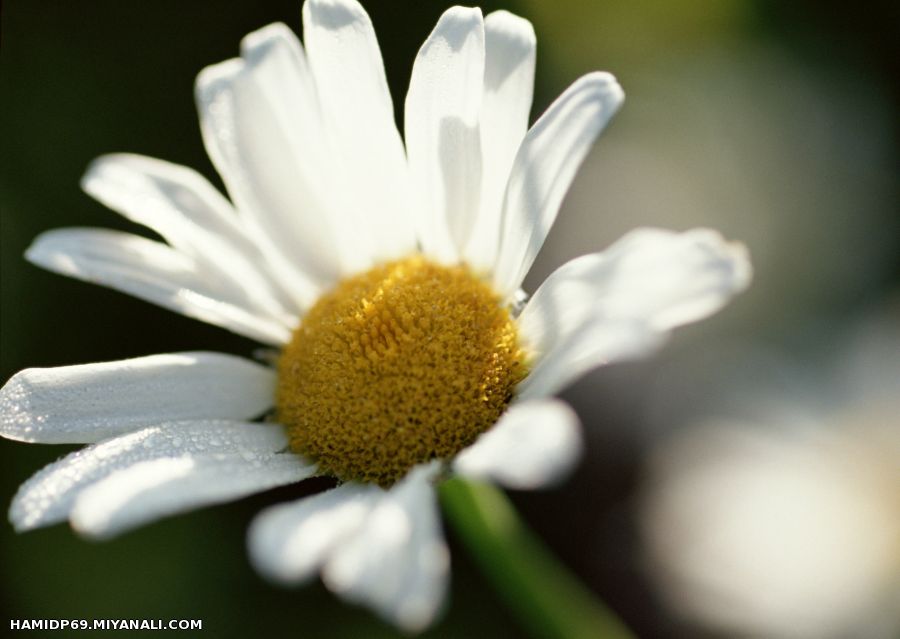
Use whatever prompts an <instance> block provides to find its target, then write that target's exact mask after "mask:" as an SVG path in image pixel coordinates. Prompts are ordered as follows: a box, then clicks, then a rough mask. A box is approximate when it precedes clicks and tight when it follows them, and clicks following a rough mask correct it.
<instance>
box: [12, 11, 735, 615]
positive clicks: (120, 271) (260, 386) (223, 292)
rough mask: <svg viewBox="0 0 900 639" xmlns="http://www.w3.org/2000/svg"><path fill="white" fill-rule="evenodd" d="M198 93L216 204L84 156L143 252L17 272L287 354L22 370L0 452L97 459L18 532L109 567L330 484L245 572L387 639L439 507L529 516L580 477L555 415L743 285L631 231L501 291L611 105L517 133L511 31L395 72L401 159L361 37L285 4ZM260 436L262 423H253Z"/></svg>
mask: <svg viewBox="0 0 900 639" xmlns="http://www.w3.org/2000/svg"><path fill="white" fill-rule="evenodd" d="M303 26H304V38H303V40H304V43H303V44H302V45H301V43H300V42H299V41H298V39H297V38H296V36H294V34H293V33H292V32H291V31H290V29H288V28H287V27H285V26H284V25H280V24H276V25H271V26H269V27H265V28H263V29H261V30H259V31H256V32H254V33H252V34H250V35H249V36H247V37H246V38H245V39H244V41H243V42H242V44H241V57H240V58H239V59H234V60H229V61H227V62H224V63H222V64H218V65H215V66H212V67H209V68H207V69H205V70H204V71H202V72H201V73H200V75H199V77H198V80H197V91H196V93H197V101H198V105H199V109H200V120H201V129H202V133H203V139H204V142H205V144H206V148H207V150H208V152H209V155H210V157H211V158H212V160H213V162H214V164H215V166H216V168H217V170H218V171H219V173H220V175H221V176H222V179H223V181H224V183H225V185H226V187H227V190H228V195H229V200H226V199H225V198H223V197H222V196H221V195H220V194H219V193H218V192H217V191H216V190H215V189H214V188H213V187H211V186H210V184H209V183H208V182H207V181H206V180H205V179H204V178H202V177H201V176H199V175H198V174H196V173H195V172H193V171H191V170H190V169H186V168H184V167H179V166H174V165H171V164H168V163H165V162H162V161H159V160H154V159H150V158H145V157H138V156H133V155H114V156H106V157H103V158H100V159H99V160H97V161H95V162H94V163H93V164H92V165H91V166H90V168H89V169H88V171H87V174H86V175H85V177H84V181H83V186H84V188H85V190H86V191H87V192H88V193H89V194H90V195H92V196H94V197H95V198H97V199H98V200H100V201H101V202H103V203H104V204H106V205H107V206H109V207H110V208H112V209H114V210H116V211H118V212H119V213H121V214H123V215H124V216H126V217H127V218H128V219H130V220H132V221H135V222H138V223H140V224H143V225H146V226H148V227H150V228H151V229H153V230H154V231H156V232H157V233H159V235H161V236H162V238H163V239H164V240H165V243H161V242H156V241H151V240H148V239H144V238H141V237H138V236H135V235H130V234H126V233H119V232H113V231H104V230H93V229H65V230H56V231H51V232H48V233H45V234H44V235H42V236H40V237H39V238H38V239H37V240H36V241H35V243H34V244H33V246H32V247H31V248H30V249H29V250H28V253H27V257H28V259H30V260H31V261H32V262H34V263H36V264H38V265H40V266H43V267H45V268H48V269H51V270H54V271H58V272H61V273H64V274H66V275H70V276H73V277H78V278H81V279H84V280H87V281H92V282H96V283H100V284H103V285H106V286H110V287H112V288H116V289H119V290H122V291H124V292H127V293H130V294H132V295H135V296H137V297H141V298H143V299H145V300H148V301H151V302H153V303H156V304H160V305H162V306H165V307H168V308H170V309H172V310H175V311H177V312H179V313H182V314H184V315H187V316H190V317H194V318H197V319H201V320H203V321H206V322H209V323H212V324H216V325H218V326H222V327H224V328H227V329H229V330H231V331H234V332H236V333H239V334H241V335H245V336H248V337H251V338H253V339H255V340H258V341H259V342H261V343H263V344H267V345H271V346H274V347H276V348H278V349H280V355H279V359H278V365H277V367H275V368H272V367H269V366H266V365H263V364H260V363H255V362H252V361H249V360H247V359H243V358H239V357H235V356H231V355H223V354H216V353H205V352H204V353H178V354H169V355H156V356H150V357H142V358H137V359H132V360H126V361H119V362H109V363H101V364H89V365H84V366H70V367H63V368H55V369H30V370H26V371H22V372H21V373H19V374H18V375H16V376H15V377H14V378H13V379H12V380H10V381H9V383H8V384H7V385H6V386H5V387H4V388H3V390H2V391H0V434H2V435H4V436H5V437H8V438H11V439H17V440H20V441H27V442H43V443H63V442H68V443H85V444H90V445H89V446H88V447H86V448H84V449H83V450H81V451H78V452H76V453H73V454H71V455H69V456H67V457H65V458H63V459H62V460H60V461H59V462H56V463H54V464H51V465H50V466H48V467H47V468H45V469H44V470H42V471H40V472H39V473H37V474H36V475H35V476H34V477H32V478H31V479H30V480H28V481H27V482H26V483H25V484H24V485H23V486H22V488H21V489H20V491H19V493H18V494H17V496H16V497H15V499H14V501H13V505H12V508H11V510H10V518H11V520H12V522H13V524H14V525H15V526H16V527H17V528H18V529H20V530H27V529H31V528H35V527H38V526H45V525H49V524H52V523H55V522H59V521H62V520H65V519H68V520H70V521H71V523H72V525H73V526H74V528H75V529H76V530H77V531H79V532H80V533H82V534H84V535H87V536H92V537H109V536H112V535H115V534H118V533H121V532H123V531H125V530H128V529H130V528H132V527H134V526H137V525H139V524H142V523H145V522H148V521H151V520H154V519H157V518H159V517H162V516H165V515H168V514H172V513H175V512H180V511H184V510H187V509H190V508H194V507H199V506H202V505H205V504H210V503H216V502H221V501H225V500H229V499H235V498H238V497H240V496H243V495H246V494H249V493H252V492H255V491H259V490H265V489H267V488H270V487H272V486H277V485H283V484H289V483H293V482H297V481H300V480H302V479H305V478H307V477H310V476H312V475H316V474H326V475H331V476H333V477H336V478H337V479H338V480H340V484H339V485H338V486H337V487H336V488H334V489H332V490H330V491H327V492H324V493H322V494H320V495H317V496H314V497H311V498H307V499H303V500H300V501H297V502H294V503H288V504H284V505H280V506H276V507H273V508H270V509H268V510H266V511H265V512H263V513H261V514H260V516H259V517H258V518H257V520H256V521H255V522H254V524H253V525H252V527H251V531H250V536H249V547H250V554H251V558H252V560H253V562H254V564H255V565H256V567H257V568H258V569H259V570H260V571H261V572H262V573H263V574H265V575H267V576H269V577H271V578H273V579H275V580H278V581H283V582H290V583H293V582H299V581H303V580H306V579H309V578H312V577H314V576H315V575H316V574H321V575H322V578H323V580H324V581H325V583H326V584H327V585H328V586H329V587H330V588H331V589H332V590H334V591H335V592H337V593H339V594H341V595H342V596H344V597H345V598H347V599H348V600H351V601H355V602H359V603H363V604H366V605H368V606H370V607H371V608H373V609H374V610H376V611H377V612H378V613H380V614H381V615H382V616H383V617H385V618H387V619H389V620H391V621H393V622H395V623H397V624H399V625H401V626H403V627H405V628H408V629H413V630H415V629H419V628H422V627H424V626H425V625H427V624H428V623H430V622H431V621H432V620H433V618H434V616H435V614H436V612H437V610H438V609H439V606H440V603H441V601H442V595H443V592H444V590H445V588H446V581H447V568H448V561H447V551H446V547H445V545H444V542H443V538H442V535H441V530H440V522H439V518H438V516H437V508H436V501H435V492H434V488H433V486H434V483H435V482H438V481H440V480H441V478H442V477H444V476H445V475H446V474H448V473H453V472H455V473H460V474H463V475H466V476H470V477H478V478H482V479H491V480H494V481H497V482H499V483H501V484H503V485H505V486H508V487H514V488H532V487H538V486H541V485H545V484H548V483H551V482H554V481H557V480H558V479H560V478H561V477H562V476H564V474H565V473H566V471H567V470H568V469H569V468H571V466H572V464H573V463H574V462H575V460H576V459H577V457H578V454H579V451H580V447H581V439H580V434H579V429H578V424H577V419H576V417H575V415H574V414H573V413H572V411H571V410H570V409H569V408H567V407H566V406H565V405H564V404H562V403H561V402H559V401H557V400H554V399H552V398H551V396H552V394H553V393H555V392H556V391H558V390H559V389H561V388H562V387H563V386H565V385H566V384H567V383H569V382H570V381H572V380H573V379H575V378H576V377H578V376H579V375H581V374H583V373H584V372H586V371H587V370H589V369H590V368H593V367H595V366H598V365H601V364H605V363H608V362H611V361H615V360H620V359H624V358H629V357H636V356H640V355H643V354H646V353H649V352H651V351H652V350H654V349H656V348H657V347H658V346H659V344H660V343H661V342H662V341H663V340H664V338H665V336H666V335H667V333H668V331H669V330H670V329H672V328H673V327H675V326H677V325H679V324H682V323H685V322H690V321H694V320H697V319H700V318H702V317H705V316H707V315H709V314H710V313H712V312H714V311H716V310H717V309H719V308H720V307H721V306H722V305H724V304H725V303H726V302H727V300H728V299H729V298H730V297H731V296H732V295H733V294H734V293H736V292H737V291H739V290H741V289H743V288H744V287H745V286H746V284H747V282H748V279H749V265H748V262H747V260H746V257H745V255H744V252H743V250H742V248H741V247H739V246H733V245H729V244H726V243H725V242H723V241H722V239H721V238H720V237H719V236H718V235H717V234H715V233H713V232H710V231H705V230H698V231H690V232H687V233H673V232H668V231H662V230H656V229H644V230H639V231H635V232H633V233H632V234H629V235H628V236H627V237H626V238H624V239H623V240H621V241H620V242H618V243H617V244H616V245H615V246H613V247H612V248H610V249H609V250H608V251H606V252H604V253H598V254H594V255H587V256H584V257H582V258H579V259H576V260H573V261H572V262H570V263H568V264H566V265H564V266H563V267H561V268H560V269H559V270H557V271H556V272H555V273H554V274H553V275H552V276H551V277H550V278H548V279H547V281H546V282H545V283H544V284H543V285H542V286H541V287H540V288H539V289H538V290H537V291H536V292H535V294H534V296H533V297H532V299H531V300H530V301H528V302H527V303H525V299H526V296H525V295H524V293H522V292H521V291H520V286H521V284H522V280H523V278H524V277H525V274H526V273H527V271H528V270H529V268H530V266H531V264H532V262H533V261H534V259H535V256H536V255H537V252H538V250H539V249H540V247H541V245H542V243H543V241H544V238H545V237H546V235H547V233H548V232H549V229H550V227H551V225H552V224H553V221H554V218H555V217H556V214H557V211H558V209H559V206H560V203H561V201H562V199H563V196H564V195H565V193H566V190H567V189H568V186H569V184H570V182H571V180H572V179H573V177H574V175H575V173H576V171H577V169H578V166H579V165H580V163H581V161H582V160H583V158H584V157H585V155H586V153H587V152H588V150H589V148H590V147H591V145H592V143H593V141H594V139H595V138H596V136H597V135H598V134H599V132H600V131H601V129H602V128H603V127H604V126H605V124H606V123H607V121H608V120H609V118H610V117H611V116H612V115H613V113H614V112H615V111H616V110H617V109H618V107H619V105H620V104H621V102H622V98H623V94H622V91H621V89H620V88H619V85H618V84H617V82H616V81H615V79H614V78H613V77H612V76H611V75H609V74H607V73H591V74H588V75H586V76H584V77H583V78H581V79H579V80H577V81H576V82H575V83H574V84H573V85H572V86H571V87H569V89H567V90H566V91H565V93H563V95H562V96H560V97H559V98H558V99H557V100H556V101H555V102H554V103H553V104H552V105H551V106H550V107H549V108H548V109H547V111H546V112H545V113H544V114H543V115H542V116H541V117H540V118H539V119H538V120H537V122H535V123H534V124H533V126H532V127H531V128H530V129H529V128H528V113H529V110H530V108H531V99H532V85H533V74H534V63H535V39H534V33H533V30H532V28H531V25H530V24H529V23H528V22H527V21H526V20H523V19H522V18H519V17H516V16H514V15H512V14H510V13H507V12H504V11H498V12H495V13H492V14H490V15H488V16H486V17H482V14H481V12H480V10H478V9H468V8H461V7H454V8H451V9H449V10H448V11H447V12H445V13H444V15H443V16H442V17H441V18H440V20H439V22H438V24H437V26H436V27H435V29H434V31H433V32H432V33H431V35H430V36H429V37H428V39H427V40H426V41H425V44H424V45H423V46H422V48H421V50H420V51H419V54H418V56H417V58H416V61H415V64H414V67H413V71H412V78H411V80H410V86H409V91H408V93H407V96H406V106H405V124H404V133H405V135H404V138H403V139H401V137H400V134H399V132H398V130H397V127H396V125H395V123H394V116H393V104H392V101H391V96H390V94H389V92H388V89H387V83H386V81H385V75H384V68H383V65H382V61H381V55H380V51H379V48H378V44H377V41H376V39H375V33H374V30H373V28H372V24H371V22H370V20H369V17H368V16H367V14H366V13H365V11H364V10H363V8H362V7H361V6H360V5H359V4H358V3H357V2H355V0H307V2H306V4H305V5H304V8H303ZM262 416H266V417H267V419H265V420H263V421H260V420H259V419H258V418H260V417H262Z"/></svg>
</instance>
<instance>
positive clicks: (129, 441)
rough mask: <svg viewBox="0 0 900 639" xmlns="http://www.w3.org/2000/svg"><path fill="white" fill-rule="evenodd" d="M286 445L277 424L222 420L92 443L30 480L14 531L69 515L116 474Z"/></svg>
mask: <svg viewBox="0 0 900 639" xmlns="http://www.w3.org/2000/svg"><path fill="white" fill-rule="evenodd" d="M286 446H287V438H286V437H285V434H284V429H283V427H281V426H280V425H277V424H258V423H249V422H234V421H224V420H204V421H191V422H167V423H164V424H159V425H156V426H150V427H147V428H143V429H141V430H137V431H134V432H132V433H129V434H127V435H121V436H119V437H115V438H113V439H108V440H106V441H103V442H100V443H98V444H93V445H91V446H88V447H87V448H83V449H82V450H79V451H77V452H74V453H71V454H69V455H67V456H66V457H63V458H62V459H60V460H59V461H57V462H54V463H52V464H50V465H48V466H46V467H44V468H43V469H41V470H40V471H38V472H37V473H36V474H35V475H33V476H32V477H31V478H30V479H29V480H28V481H26V482H25V483H24V484H22V485H21V486H20V487H19V491H18V492H17V493H16V496H15V498H14V499H13V502H12V505H11V506H10V509H9V519H10V521H11V522H12V523H13V526H15V528H16V530H19V531H22V530H30V529H32V528H38V527H41V526H47V525H50V524H54V523H56V522H59V521H62V520H63V519H65V518H66V517H68V516H69V513H70V511H71V509H72V505H73V504H74V503H75V499H76V498H77V497H78V494H79V493H80V492H81V491H82V490H84V489H85V488H87V487H88V486H90V485H91V484H93V483H95V482H97V481H99V480H101V479H103V478H105V477H107V476H109V475H111V474H112V473H114V472H115V471H118V470H122V469H125V468H129V467H131V466H133V465H135V464H137V463H138V462H143V461H148V460H152V459H163V458H171V457H182V456H185V455H189V456H203V455H221V454H229V453H237V454H241V455H247V456H248V457H249V458H251V459H256V458H257V457H258V456H259V455H260V454H263V453H267V452H269V453H273V452H276V451H280V450H282V449H283V448H285V447H286Z"/></svg>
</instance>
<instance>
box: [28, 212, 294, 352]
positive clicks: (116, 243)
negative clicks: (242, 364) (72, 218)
mask: <svg viewBox="0 0 900 639" xmlns="http://www.w3.org/2000/svg"><path fill="white" fill-rule="evenodd" d="M25 257H26V258H27V259H28V260H29V261H31V262H32V263H34V264H37V265H38V266H41V267H43V268H46V269H49V270H51V271H55V272H57V273H62V274H64V275H68V276H70V277H75V278H78V279H80V280H84V281H87V282H94V283H95V284H101V285H103V286H108V287H109V288H113V289H116V290H118V291H122V292H124V293H128V294H130V295H134V296H135V297H139V298H141V299H144V300H147V301H148V302H152V303H153V304H158V305H159V306H162V307H164V308H168V309H171V310H173V311H176V312H178V313H181V314H182V315H186V316H188V317H193V318H196V319H199V320H202V321H204V322H208V323H210V324H215V325H217V326H221V327H223V328H227V329H228V330H230V331H234V332H235V333H239V334H241V335H245V336H247V337H250V338H252V339H255V340H259V341H261V342H265V343H267V344H279V345H280V344H283V343H285V342H287V341H288V340H289V339H290V336H291V327H289V326H287V325H286V324H284V323H282V322H280V321H273V320H271V319H268V318H265V317H259V316H258V315H257V314H255V313H254V312H252V311H250V310H248V309H246V308H242V307H241V306H240V304H241V303H242V302H243V301H244V299H243V297H242V295H241V292H240V291H239V290H236V289H235V288H234V287H233V286H232V283H231V281H226V282H217V281H213V280H210V278H208V277H204V276H203V273H202V272H201V271H199V270H198V268H197V265H196V263H195V262H194V260H192V259H191V258H189V257H188V256H186V255H184V254H181V253H179V252H177V251H175V250H174V249H172V248H171V247H169V246H166V245H165V244H162V243H160V242H153V241H151V240H147V239H144V238H142V237H138V236H137V235H131V234H129V233H120V232H118V231H109V230H105V229H56V230H53V231H48V232H46V233H43V234H41V235H40V236H38V238H37V239H36V240H35V241H34V243H33V244H32V245H31V246H30V247H29V248H28V251H27V252H26V253H25Z"/></svg>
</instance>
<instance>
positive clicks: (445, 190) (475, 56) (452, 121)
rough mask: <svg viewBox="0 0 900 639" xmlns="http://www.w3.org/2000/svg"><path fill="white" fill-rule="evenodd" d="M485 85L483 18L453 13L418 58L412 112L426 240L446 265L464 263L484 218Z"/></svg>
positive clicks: (409, 128) (409, 140) (409, 123)
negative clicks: (464, 250) (464, 251)
mask: <svg viewBox="0 0 900 639" xmlns="http://www.w3.org/2000/svg"><path fill="white" fill-rule="evenodd" d="M483 85H484V21H483V19H482V17H481V10H480V9H467V8H463V7H452V8H450V9H448V10H447V11H446V12H445V13H444V15H442V16H441V18H440V20H439V21H438V23H437V26H436V27H435V28H434V31H432V33H431V35H430V36H428V39H427V40H426V41H425V44H423V45H422V48H421V49H420V50H419V54H418V56H417V57H416V61H415V63H414V65H413V71H412V78H411V79H410V83H409V92H408V94H407V96H406V110H405V120H406V123H405V129H406V149H407V154H408V156H409V167H410V176H411V179H412V184H413V192H414V202H415V207H416V216H417V224H418V226H419V239H420V242H421V244H422V247H423V249H424V251H425V252H426V253H428V254H430V255H431V256H432V257H434V258H436V259H439V260H442V261H455V260H456V259H457V256H458V254H459V249H460V248H461V247H462V246H464V245H465V242H466V240H467V238H468V235H469V233H470V232H471V230H472V224H473V222H474V220H475V218H476V217H477V215H478V210H479V203H480V192H481V171H482V162H481V139H480V133H479V128H478V116H479V112H480V110H481V96H482V91H483Z"/></svg>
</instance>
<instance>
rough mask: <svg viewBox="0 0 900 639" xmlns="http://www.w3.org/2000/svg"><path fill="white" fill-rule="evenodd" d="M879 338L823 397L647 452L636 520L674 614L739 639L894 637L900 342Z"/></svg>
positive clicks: (862, 344) (846, 362) (899, 597)
mask: <svg viewBox="0 0 900 639" xmlns="http://www.w3.org/2000/svg"><path fill="white" fill-rule="evenodd" d="M883 329H884V327H881V328H877V327H873V326H871V325H868V326H867V327H866V331H865V332H864V337H865V339H864V340H861V341H858V342H856V345H855V347H854V348H853V349H851V350H850V351H848V352H844V353H843V354H842V356H841V357H840V358H839V359H838V362H839V364H838V366H839V369H840V372H841V373H843V375H841V377H843V380H842V382H841V383H840V384H838V385H837V386H836V387H835V386H834V385H827V386H828V389H827V390H826V389H825V388H822V389H821V391H820V394H819V395H818V397H814V398H808V399H806V400H804V401H803V402H800V401H799V400H798V399H797V397H795V399H794V402H793V403H791V402H790V401H789V400H788V399H787V398H785V397H783V396H779V395H775V394H772V395H770V396H769V397H768V398H765V397H764V398H761V400H760V399H757V401H758V402H760V404H759V405H758V406H757V409H756V410H757V412H758V414H759V415H760V416H761V417H762V418H761V419H760V420H753V419H752V418H750V417H741V418H732V419H728V418H723V417H719V418H707V419H706V421H705V422H703V423H701V424H700V425H698V426H696V427H694V428H691V429H689V430H687V431H684V432H682V433H680V434H676V435H674V436H673V437H672V438H671V440H670V441H669V442H667V443H666V444H664V445H662V446H660V447H659V449H658V450H657V451H655V455H654V457H653V458H652V462H651V466H650V473H649V477H648V484H647V490H646V493H645V495H644V500H643V503H642V510H641V523H642V528H643V533H644V538H645V541H646V544H647V548H648V551H649V555H650V558H651V561H652V564H651V565H652V569H653V577H654V578H655V579H656V580H657V582H658V584H659V585H660V587H661V589H662V592H663V593H664V595H665V596H666V597H667V599H668V601H669V602H670V603H671V604H672V606H673V608H674V609H675V610H676V611H677V612H679V613H681V614H682V615H684V616H686V617H688V618H690V619H692V620H693V621H694V622H697V623H700V624H703V625H706V626H708V627H711V628H713V629H716V630H718V631H724V632H726V633H733V635H734V636H741V637H765V638H771V639H778V638H791V639H840V638H844V637H859V638H876V637H877V638H884V639H888V638H889V637H894V636H896V634H895V633H896V632H897V631H898V629H900V614H898V610H900V386H898V382H900V367H898V358H897V353H900V332H898V331H897V328H896V326H895V327H891V328H890V329H889V330H883ZM823 386H826V384H823ZM744 393H745V394H750V395H751V396H752V393H753V390H752V389H751V388H749V387H744ZM707 408H708V407H707ZM745 409H746V405H745ZM701 410H702V408H701ZM735 412H736V413H739V412H740V411H735ZM744 412H745V413H746V410H745V411H744ZM728 636H732V635H731V634H729V635H728Z"/></svg>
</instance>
